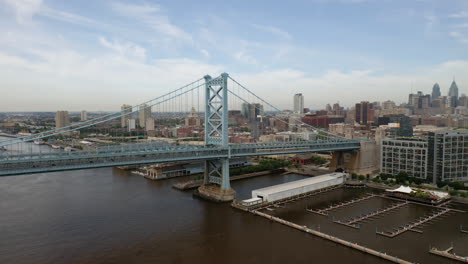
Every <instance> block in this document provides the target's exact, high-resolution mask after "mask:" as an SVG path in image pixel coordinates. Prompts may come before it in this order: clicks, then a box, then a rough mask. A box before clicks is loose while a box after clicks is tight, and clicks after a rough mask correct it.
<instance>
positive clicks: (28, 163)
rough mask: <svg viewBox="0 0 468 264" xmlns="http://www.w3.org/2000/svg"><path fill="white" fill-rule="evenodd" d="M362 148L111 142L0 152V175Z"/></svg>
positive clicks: (341, 143)
mask: <svg viewBox="0 0 468 264" xmlns="http://www.w3.org/2000/svg"><path fill="white" fill-rule="evenodd" d="M359 148H360V143H359V141H357V140H345V139H334V140H316V141H299V142H281V143H249V144H229V146H228V147H221V146H191V145H184V146H174V145H161V144H154V143H153V144H131V145H120V146H112V147H105V148H98V149H97V150H91V151H73V152H50V153H49V152H48V153H32V154H15V155H6V154H3V155H1V154H0V176H7V175H18V174H31V173H41V172H52V171H65V170H78V169H88V168H100V167H113V166H128V165H142V164H149V163H162V162H176V161H191V160H210V159H219V158H237V157H249V156H263V155H278V154H292V153H306V152H320V151H351V150H359Z"/></svg>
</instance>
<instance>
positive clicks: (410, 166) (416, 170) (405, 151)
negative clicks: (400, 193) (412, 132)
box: [380, 138, 428, 180]
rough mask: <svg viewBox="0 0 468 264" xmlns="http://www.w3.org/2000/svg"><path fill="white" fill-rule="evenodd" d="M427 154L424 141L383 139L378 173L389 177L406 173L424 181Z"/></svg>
mask: <svg viewBox="0 0 468 264" xmlns="http://www.w3.org/2000/svg"><path fill="white" fill-rule="evenodd" d="M427 152H428V142H427V140H426V139H420V138H412V139H383V140H382V147H381V155H380V157H381V159H380V172H381V173H385V174H390V175H397V174H398V173H400V172H406V173H407V174H408V175H409V176H410V177H415V178H419V179H423V180H426V179H427V162H428V154H427Z"/></svg>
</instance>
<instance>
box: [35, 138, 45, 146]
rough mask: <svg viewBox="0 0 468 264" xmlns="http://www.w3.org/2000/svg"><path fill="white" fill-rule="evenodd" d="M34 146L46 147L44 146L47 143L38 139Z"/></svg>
mask: <svg viewBox="0 0 468 264" xmlns="http://www.w3.org/2000/svg"><path fill="white" fill-rule="evenodd" d="M34 144H36V145H44V144H45V141H44V140H42V139H36V140H34Z"/></svg>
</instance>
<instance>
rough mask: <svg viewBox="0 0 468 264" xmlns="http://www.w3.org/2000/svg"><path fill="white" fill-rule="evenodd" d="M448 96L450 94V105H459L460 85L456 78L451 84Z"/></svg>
mask: <svg viewBox="0 0 468 264" xmlns="http://www.w3.org/2000/svg"><path fill="white" fill-rule="evenodd" d="M448 96H450V107H457V106H458V86H457V83H456V82H455V80H453V81H452V84H451V85H450V89H449V93H448Z"/></svg>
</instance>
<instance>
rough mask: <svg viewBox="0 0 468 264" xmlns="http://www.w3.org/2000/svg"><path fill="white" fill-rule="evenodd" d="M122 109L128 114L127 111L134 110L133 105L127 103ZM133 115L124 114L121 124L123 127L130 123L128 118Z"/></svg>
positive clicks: (123, 112)
mask: <svg viewBox="0 0 468 264" xmlns="http://www.w3.org/2000/svg"><path fill="white" fill-rule="evenodd" d="M120 111H121V112H122V114H127V113H131V112H132V106H131V105H127V104H124V105H122V106H121V107H120ZM131 118H132V117H131V115H130V114H128V115H125V116H122V117H121V118H120V126H121V127H126V126H127V125H128V120H129V119H131Z"/></svg>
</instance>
